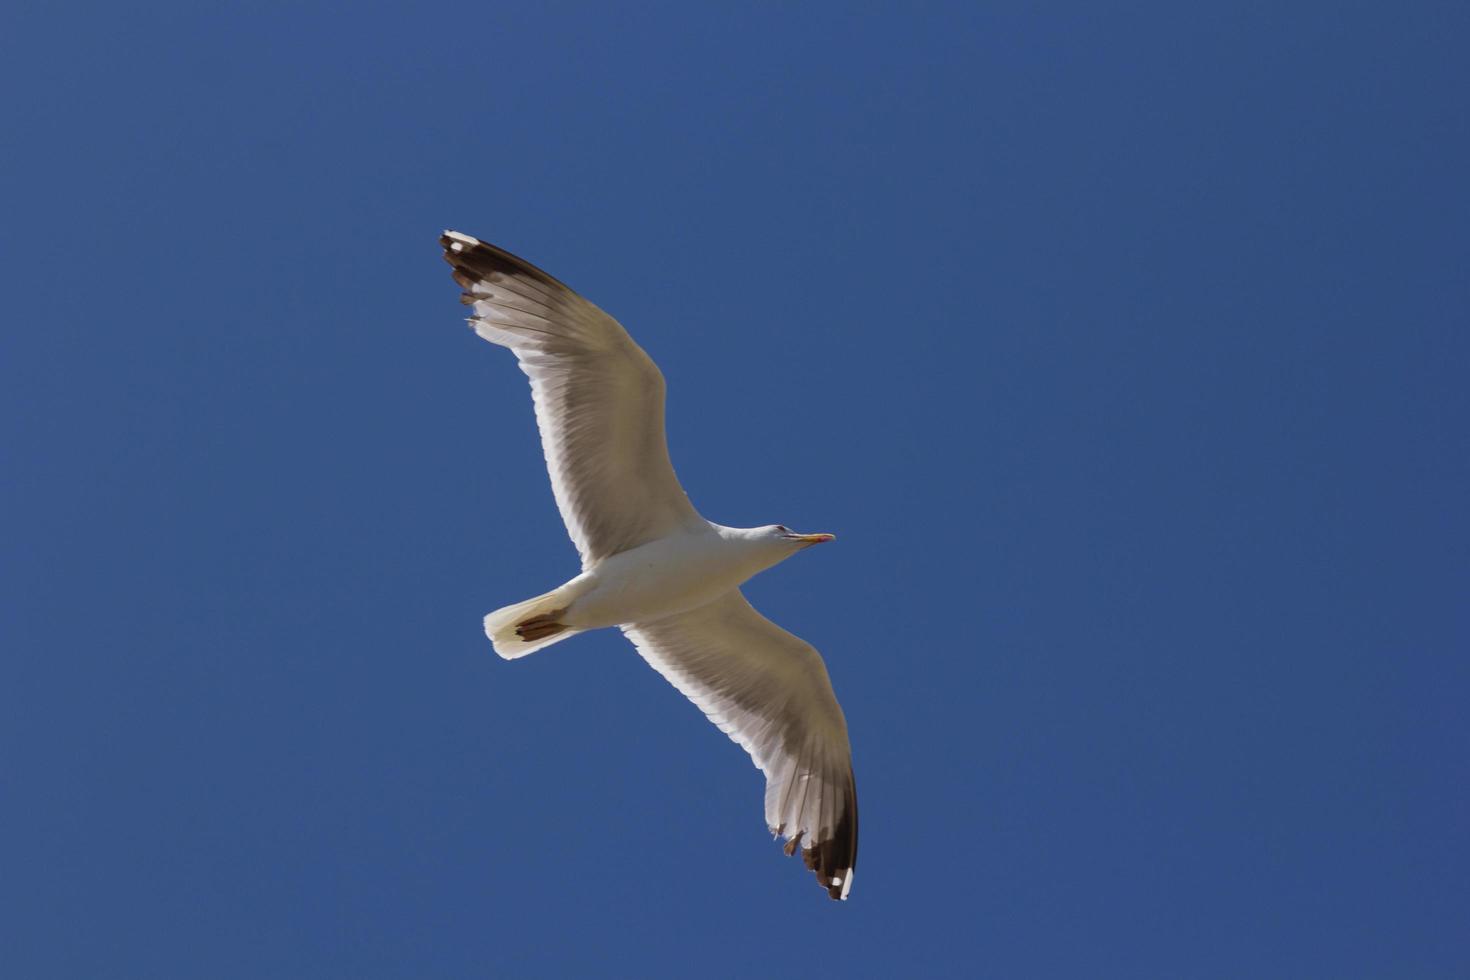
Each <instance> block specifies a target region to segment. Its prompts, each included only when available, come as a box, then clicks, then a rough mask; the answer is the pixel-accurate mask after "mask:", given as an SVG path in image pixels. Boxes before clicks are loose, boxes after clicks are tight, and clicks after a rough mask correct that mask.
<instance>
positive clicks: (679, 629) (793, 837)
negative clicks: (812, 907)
mask: <svg viewBox="0 0 1470 980" xmlns="http://www.w3.org/2000/svg"><path fill="white" fill-rule="evenodd" d="M623 632H624V633H626V634H627V636H628V638H629V639H630V640H632V641H633V645H634V646H636V647H637V648H638V652H639V653H640V654H642V655H643V659H645V660H647V661H648V662H649V664H650V665H652V667H653V668H654V669H655V670H657V671H658V672H659V673H660V674H662V675H664V677H665V678H667V679H668V680H669V682H670V683H672V684H673V685H674V686H675V687H676V688H678V689H679V691H680V692H681V693H682V694H683V695H684V696H685V697H687V698H689V700H691V701H693V702H694V703H695V704H696V705H698V706H699V708H700V709H701V710H702V711H703V712H704V713H705V714H706V715H708V716H709V719H710V720H711V721H712V722H714V723H715V724H716V725H718V726H719V728H720V730H721V731H723V732H725V733H726V734H727V735H729V736H730V738H732V739H734V740H735V741H736V742H737V743H738V744H739V745H740V746H741V747H742V748H744V749H745V751H747V752H749V753H750V756H751V758H752V759H753V760H754V761H755V764H756V765H757V766H758V767H759V768H760V769H761V771H762V772H764V773H765V774H766V824H767V826H769V827H770V829H771V832H772V833H774V834H778V835H781V836H784V837H786V838H788V839H789V840H790V841H791V842H792V843H790V844H788V845H787V853H788V854H790V853H792V852H793V850H794V849H795V848H796V847H797V846H800V847H801V848H802V849H803V857H805V859H806V863H807V867H809V868H811V869H812V870H813V871H814V872H816V875H817V880H818V881H819V882H820V883H821V884H822V885H823V887H825V888H827V891H828V894H829V895H831V896H832V897H833V898H846V897H847V891H848V889H849V888H851V887H852V873H853V868H854V866H855V865H856V863H857V788H856V786H855V784H854V781H853V774H852V751H851V749H850V747H849V745H848V741H847V722H846V721H845V720H844V718H843V717H842V708H841V707H839V706H838V704H837V697H836V695H835V694H833V693H832V684H831V681H830V680H828V678H827V668H826V665H825V664H823V663H822V657H821V655H820V654H818V653H817V651H816V649H815V648H813V647H812V645H811V644H809V643H807V642H806V641H804V640H802V639H801V638H799V637H797V636H794V635H792V634H791V633H788V632H786V630H783V629H782V628H781V627H779V626H777V625H776V624H775V623H773V622H771V621H770V620H769V619H766V618H765V617H764V616H762V615H761V614H760V613H759V612H757V611H756V609H755V607H754V606H752V605H751V604H750V603H749V602H747V601H746V599H745V596H743V595H742V594H741V593H740V591H739V590H738V589H735V590H732V591H731V592H729V593H727V594H726V595H724V596H722V597H721V598H719V599H716V600H715V601H714V602H711V603H709V604H708V605H705V606H701V607H700V608H698V609H695V610H692V611H690V612H686V613H681V614H679V615H677V616H670V617H668V618H666V619H661V620H658V621H657V622H653V623H636V624H633V625H631V626H625V627H623Z"/></svg>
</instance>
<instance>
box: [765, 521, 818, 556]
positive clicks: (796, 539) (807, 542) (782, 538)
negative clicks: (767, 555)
mask: <svg viewBox="0 0 1470 980" xmlns="http://www.w3.org/2000/svg"><path fill="white" fill-rule="evenodd" d="M756 530H757V531H758V532H759V533H760V536H761V537H762V538H763V539H765V540H768V541H773V542H776V543H778V544H781V545H783V546H785V547H786V548H788V549H790V550H792V551H798V550H800V549H802V548H810V547H811V546H812V545H814V544H822V543H823V542H825V541H835V540H837V535H835V534H798V533H797V532H795V531H793V530H791V528H789V527H787V526H786V525H785V524H770V525H767V526H766V527H762V528H757V529H756Z"/></svg>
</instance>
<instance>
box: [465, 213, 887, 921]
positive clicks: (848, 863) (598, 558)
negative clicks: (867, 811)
mask: <svg viewBox="0 0 1470 980" xmlns="http://www.w3.org/2000/svg"><path fill="white" fill-rule="evenodd" d="M439 244H440V245H441V246H443V249H444V258H445V260H446V261H448V263H449V264H450V266H451V267H452V268H453V269H454V278H455V281H456V282H458V283H459V284H460V286H461V287H463V289H464V292H463V294H462V295H461V297H460V301H461V302H462V303H464V304H465V305H466V306H468V307H470V309H471V310H472V312H473V315H472V316H471V317H470V318H469V323H470V326H471V327H472V328H473V329H474V331H475V333H477V334H479V335H480V336H481V337H483V338H484V339H485V340H488V341H490V342H491V343H492V344H499V345H500V346H502V347H509V348H510V349H511V351H512V352H513V353H514V354H515V356H516V359H517V361H518V362H519V363H520V368H521V370H522V371H524V372H525V373H526V375H527V376H528V377H529V378H530V379H531V398H532V401H533V402H534V403H535V406H536V424H537V427H538V428H539V429H540V430H541V446H542V450H543V451H544V453H545V456H546V467H547V469H548V470H549V471H550V473H551V491H552V493H553V494H554V495H555V497H556V506H557V508H558V509H559V510H560V511H561V516H562V520H563V521H564V522H565V523H566V526H567V532H568V533H569V534H570V535H571V538H572V542H573V544H575V545H576V547H577V551H578V553H579V554H580V555H581V557H582V572H581V574H580V575H578V576H576V577H575V578H573V579H571V580H570V581H568V582H567V583H565V584H564V585H561V586H559V587H557V588H555V589H553V590H551V591H550V592H547V593H546V594H545V595H539V596H537V597H536V598H534V599H528V600H526V601H525V602H518V603H516V604H514V605H510V606H506V607H505V608H503V609H499V610H497V611H495V612H493V613H491V614H490V615H488V616H486V617H485V633H486V635H488V636H489V637H490V642H491V643H493V644H494V646H495V652H496V653H498V654H500V656H502V657H504V658H505V659H507V660H514V659H517V658H519V657H524V656H526V655H527V654H529V653H534V652H536V651H537V650H540V649H542V648H543V647H547V646H550V645H551V644H553V643H560V642H561V641H562V640H565V639H567V638H568V637H571V636H575V635H576V634H578V633H583V632H586V631H587V630H594V629H601V628H604V627H611V626H616V627H617V628H619V629H620V630H622V632H623V635H625V636H626V637H627V638H628V639H629V640H631V641H632V643H633V646H634V647H635V648H636V649H637V651H638V653H639V654H640V655H642V657H643V659H644V660H646V661H648V664H649V665H650V666H651V667H653V669H654V670H656V671H658V672H659V673H660V674H662V675H663V676H664V677H665V678H666V679H667V680H668V681H669V682H670V683H671V684H673V685H674V687H675V688H677V689H678V690H679V692H680V693H681V694H683V695H684V696H685V697H687V698H688V699H689V700H691V701H693V702H694V703H695V705H697V706H698V707H699V708H700V710H702V711H703V712H704V713H705V714H706V715H707V716H708V717H709V719H710V721H712V722H714V724H715V725H716V726H718V727H719V729H720V730H721V731H723V732H724V733H725V734H727V735H729V736H730V738H731V739H733V740H734V741H735V742H736V743H737V744H738V745H740V747H741V748H743V749H745V751H746V752H748V753H749V754H750V757H751V759H752V761H754V762H755V764H756V766H757V767H759V768H760V770H761V771H762V772H763V773H765V776H766V797H765V817H766V824H767V826H768V828H769V829H770V831H771V834H772V835H773V836H774V837H777V838H783V839H784V840H785V841H786V843H785V847H784V850H785V853H786V855H787V856H788V857H790V856H791V855H793V854H794V853H796V851H797V850H798V849H800V851H801V853H802V857H803V858H804V859H805V861H806V866H807V867H808V868H809V869H811V870H812V871H813V872H815V874H816V877H817V882H818V883H819V884H820V885H821V886H822V887H823V888H824V889H826V891H827V894H828V895H829V896H830V897H832V898H834V899H846V898H847V894H848V891H849V890H850V889H851V888H852V877H853V869H854V867H855V866H856V864H857V839H858V813H857V787H856V785H855V783H854V781H853V774H852V750H851V748H850V746H849V745H848V740H847V722H846V720H845V719H844V718H843V715H842V708H841V707H839V706H838V704H837V696H836V695H835V694H833V693H832V683H831V681H830V680H829V679H828V677H827V668H826V665H825V664H824V663H823V662H822V657H821V654H819V653H817V651H816V649H815V648H813V647H812V646H811V644H809V643H807V642H805V641H804V640H802V639H800V638H799V637H797V636H794V635H792V634H791V633H788V632H786V630H783V629H782V628H781V627H779V626H777V625H776V624H775V623H773V622H771V621H770V620H769V619H766V618H765V617H764V616H762V615H761V614H760V613H759V612H757V611H756V609H755V607H754V606H752V605H751V604H750V603H749V602H747V601H746V599H745V596H744V595H742V594H741V592H740V586H741V584H742V583H744V582H745V580H746V579H748V578H750V577H751V576H753V575H755V574H756V573H757V572H761V571H764V570H765V569H767V568H770V567H771V566H773V565H776V564H778V563H779V562H782V561H785V560H786V559H787V558H790V557H791V556H792V555H794V554H796V553H797V552H798V551H802V550H805V549H806V548H810V547H812V546H813V545H817V544H821V543H823V542H826V541H831V540H833V535H831V534H798V533H796V532H795V531H792V530H791V529H789V528H787V527H786V526H785V525H782V524H770V525H767V526H765V527H752V528H738V527H725V526H724V525H721V524H715V523H713V522H712V521H707V520H705V519H704V518H703V517H701V516H700V515H699V512H698V511H696V510H695V509H694V505H693V504H691V503H690V502H689V497H688V495H687V494H685V492H684V488H683V487H682V486H680V485H679V479H678V477H676V476H675V475H674V467H673V464H672V463H671V462H670V461H669V450H668V445H667V442H666V441H665V438H664V378H663V375H662V374H661V373H660V372H659V369H658V366H657V365H656V364H654V363H653V360H652V359H651V358H650V357H649V356H648V355H647V354H646V353H644V352H643V349H642V348H641V347H639V346H638V345H637V344H636V343H634V342H633V338H632V337H630V336H628V332H627V331H626V330H624V329H623V327H622V326H621V325H620V324H619V323H618V322H617V321H616V320H614V319H613V318H612V317H610V316H608V315H607V314H606V313H604V312H603V311H602V310H600V309H598V308H597V307H596V306H594V305H592V303H590V302H588V301H587V300H585V299H583V298H582V297H581V296H579V295H578V294H577V293H575V292H574V291H572V290H571V289H570V288H568V287H567V286H565V285H563V284H562V283H561V282H559V281H558V280H556V279H553V278H552V277H551V276H549V275H547V274H546V273H545V272H542V271H541V270H540V269H538V268H536V267H535V266H533V265H531V264H530V263H529V262H526V261H525V260H523V259H519V258H517V257H516V256H514V255H511V254H510V253H509V252H507V251H505V250H504V249H500V248H497V247H496V246H494V245H491V244H488V243H486V242H482V241H480V240H479V239H478V238H473V237H471V236H469V235H464V234H461V233H459V232H457V231H446V232H445V233H444V234H443V235H442V236H441V237H440V239H439Z"/></svg>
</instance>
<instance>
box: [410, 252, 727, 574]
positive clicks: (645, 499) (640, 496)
mask: <svg viewBox="0 0 1470 980" xmlns="http://www.w3.org/2000/svg"><path fill="white" fill-rule="evenodd" d="M439 244H440V245H442V246H444V258H445V259H446V260H447V261H448V262H449V264H450V265H451V266H453V267H454V278H455V280H456V281H457V282H458V283H459V284H460V285H461V286H463V287H464V294H463V296H462V297H461V301H462V302H463V303H464V304H465V305H467V306H469V307H470V308H471V309H472V310H473V311H474V315H473V316H472V317H471V318H470V325H471V326H473V327H474V329H475V332H476V333H478V334H479V335H480V336H481V337H483V338H485V339H486V340H488V341H490V342H491V343H494V344H500V345H501V346H502V347H509V348H510V349H511V350H512V351H513V352H514V353H515V355H516V358H517V359H518V360H519V361H520V365H521V370H522V371H524V372H525V373H526V374H527V376H529V377H530V379H531V397H532V399H533V400H534V401H535V403H536V424H537V426H538V427H539V428H540V430H541V446H542V449H543V451H544V452H545V454H546V468H547V469H548V470H549V471H550V472H551V490H552V492H553V493H554V494H555V495H556V506H557V507H558V508H559V509H560V510H561V516H562V520H563V521H565V522H566V526H567V532H568V533H569V534H570V535H571V537H572V542H573V543H574V544H576V546H577V551H578V552H580V553H581V555H582V567H583V568H586V567H588V566H589V565H591V564H593V563H594V562H596V561H598V560H599V559H602V558H606V557H608V556H609V555H615V554H617V553H618V552H620V551H627V550H628V549H630V548H635V547H637V546H638V545H640V544H644V543H646V542H648V541H652V540H655V539H657V538H661V537H663V536H665V535H667V534H669V533H671V532H673V531H675V530H677V529H678V528H680V527H681V526H698V525H700V524H702V523H703V519H702V518H701V517H700V516H699V514H698V512H697V511H695V509H694V506H693V505H692V504H691V503H690V502H689V497H688V496H687V495H686V494H685V493H684V488H683V487H681V486H679V478H678V477H676V476H675V475H674V467H673V464H672V463H670V462H669V450H668V444H667V443H666V442H665V439H664V378H663V375H662V374H660V373H659V370H658V366H657V365H655V364H654V363H653V360H652V359H651V358H649V356H648V355H647V354H645V353H644V352H643V350H642V348H640V347H639V346H638V345H637V344H635V343H634V342H633V339H632V338H631V337H629V336H628V332H627V331H626V330H624V329H623V328H622V326H621V325H619V324H618V322H617V321H616V320H614V319H613V318H612V317H610V316H608V315H607V314H606V313H604V312H602V311H601V310H599V309H598V308H597V307H595V306H593V305H592V304H591V303H589V302H587V300H585V299H583V298H582V297H581V296H578V295H577V294H576V293H574V292H573V291H572V290H571V289H569V288H567V287H566V286H564V285H562V284H561V283H560V282H558V281H557V280H555V279H553V278H552V277H551V276H549V275H547V274H546V273H544V272H542V271H541V270H540V269H538V268H536V267H535V266H533V265H531V264H530V263H529V262H526V261H524V260H522V259H519V258H516V257H515V256H514V255H511V254H510V253H509V252H506V251H504V250H503V249H499V248H496V247H495V246H494V245H489V244H487V243H485V242H482V241H480V240H479V239H477V238H471V237H470V236H469V235H462V234H460V233H459V232H455V231H446V232H445V233H444V234H443V236H441V237H440V239H439Z"/></svg>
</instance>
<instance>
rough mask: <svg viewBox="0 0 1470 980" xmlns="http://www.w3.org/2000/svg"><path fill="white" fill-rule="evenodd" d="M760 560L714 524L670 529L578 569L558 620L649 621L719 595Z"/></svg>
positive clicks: (599, 623)
mask: <svg viewBox="0 0 1470 980" xmlns="http://www.w3.org/2000/svg"><path fill="white" fill-rule="evenodd" d="M765 565H766V562H764V561H761V560H760V559H759V556H757V555H755V554H753V553H752V552H751V550H750V549H749V548H748V547H745V546H743V545H742V543H741V542H739V541H731V540H728V539H726V538H724V537H721V536H720V535H719V534H717V533H715V532H714V531H713V529H711V530H709V531H702V530H701V531H698V532H694V533H688V534H678V535H671V536H669V537H666V538H661V539H659V540H657V541H650V542H649V543H648V544H645V545H642V546H641V547H638V548H634V549H632V550H631V551H624V552H622V553H620V554H616V555H612V556H611V557H609V558H605V559H603V560H602V561H601V562H599V563H598V564H597V565H596V566H594V567H593V568H590V569H588V570H587V571H586V572H583V573H582V574H581V575H580V576H578V577H577V578H576V579H575V580H573V582H574V583H575V585H576V593H577V598H576V600H574V601H573V602H572V604H571V606H570V607H569V608H568V610H567V614H566V615H565V616H564V617H562V621H563V622H565V623H566V624H567V625H569V626H575V627H577V628H579V629H597V628H599V627H603V626H618V625H621V624H624V623H647V622H653V621H655V620H659V619H663V618H664V617H665V616H672V615H675V614H676V613H681V612H686V611H688V610H690V609H695V608H698V607H699V606H702V605H704V604H705V603H707V602H710V601H712V600H713V599H715V598H718V597H719V596H721V595H723V594H725V593H726V592H728V591H730V590H731V589H734V588H736V587H738V586H739V585H740V583H742V582H744V581H745V580H746V579H748V578H750V577H751V576H752V575H754V574H755V573H756V572H758V571H760V570H761V568H763V567H765ZM569 584H571V583H569Z"/></svg>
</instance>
